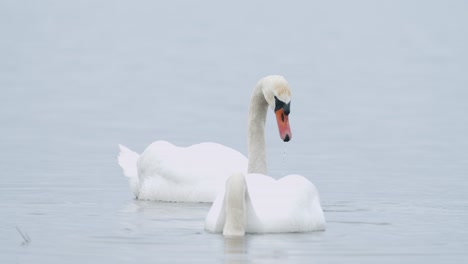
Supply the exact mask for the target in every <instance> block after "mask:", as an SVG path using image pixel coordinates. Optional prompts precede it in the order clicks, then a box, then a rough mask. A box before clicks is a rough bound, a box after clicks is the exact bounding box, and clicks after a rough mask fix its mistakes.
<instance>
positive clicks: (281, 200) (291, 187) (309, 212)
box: [246, 174, 325, 233]
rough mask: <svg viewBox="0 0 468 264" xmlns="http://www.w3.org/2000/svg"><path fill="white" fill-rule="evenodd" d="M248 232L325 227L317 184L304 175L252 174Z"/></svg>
mask: <svg viewBox="0 0 468 264" xmlns="http://www.w3.org/2000/svg"><path fill="white" fill-rule="evenodd" d="M246 181H247V186H248V187H247V188H248V194H249V197H248V201H247V206H248V209H247V212H248V214H249V217H248V219H249V220H250V219H252V221H250V222H248V223H247V228H246V229H247V232H249V233H276V232H304V231H315V230H324V229H325V218H324V215H323V211H322V207H321V205H320V198H319V194H318V191H317V189H316V188H315V186H314V185H313V184H312V183H311V182H310V181H309V180H307V179H306V178H304V177H303V176H301V175H288V176H285V177H282V178H281V179H279V180H275V179H273V178H271V177H269V176H265V175H262V174H248V175H247V177H246Z"/></svg>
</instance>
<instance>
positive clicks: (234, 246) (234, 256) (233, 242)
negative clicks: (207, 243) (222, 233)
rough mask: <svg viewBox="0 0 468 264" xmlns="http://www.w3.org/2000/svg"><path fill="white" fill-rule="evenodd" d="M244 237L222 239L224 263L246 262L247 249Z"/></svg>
mask: <svg viewBox="0 0 468 264" xmlns="http://www.w3.org/2000/svg"><path fill="white" fill-rule="evenodd" d="M245 242H246V238H245V237H225V238H224V263H229V264H235V263H245V262H246V260H247V257H246V255H247V253H248V252H247V248H246V244H245Z"/></svg>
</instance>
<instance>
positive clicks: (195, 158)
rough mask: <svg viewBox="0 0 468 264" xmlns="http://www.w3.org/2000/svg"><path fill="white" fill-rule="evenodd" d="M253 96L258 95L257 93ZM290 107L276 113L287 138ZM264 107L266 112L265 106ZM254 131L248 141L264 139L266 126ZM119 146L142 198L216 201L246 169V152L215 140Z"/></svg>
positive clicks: (132, 183)
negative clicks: (141, 148) (137, 148)
mask: <svg viewBox="0 0 468 264" xmlns="http://www.w3.org/2000/svg"><path fill="white" fill-rule="evenodd" d="M277 79H278V80H284V79H282V77H281V78H280V77H278V76H276V77H275V76H269V77H266V78H264V79H262V80H260V81H259V84H258V85H261V83H263V82H271V83H272V84H273V83H274V82H275V81H276V80H277ZM258 85H257V86H258ZM278 88H280V86H278ZM278 92H279V93H288V92H289V91H287V90H284V91H281V90H278ZM286 95H287V94H285V96H286ZM254 96H257V95H256V94H254ZM287 96H289V95H287ZM268 100H270V101H271V102H274V101H275V100H278V99H275V98H274V95H273V94H269V95H268ZM256 101H257V100H255V101H252V102H256ZM259 103H260V105H258V106H254V108H259V109H260V110H262V109H263V108H264V104H265V102H261V101H259ZM278 105H279V104H278ZM252 109H253V108H252V107H251V110H252ZM288 109H289V105H284V110H285V111H286V115H280V114H278V115H277V119H278V126H279V130H280V135H281V137H282V139H283V140H284V141H288V140H289V139H290V138H291V132H290V131H289V126H286V125H285V124H287V121H288V116H287V114H288V112H287V111H289V110H288ZM264 111H265V115H266V109H264ZM281 111H283V109H282V110H281ZM281 111H278V113H279V112H281ZM259 114H260V115H259ZM258 118H260V119H261V111H250V113H249V120H251V122H256V120H257V119H258ZM264 118H265V117H263V120H264ZM280 121H281V122H280ZM263 123H265V122H264V121H263ZM262 126H263V125H262ZM256 127H258V126H250V129H255V128H256ZM251 134H252V138H249V142H256V141H259V143H260V141H262V142H263V141H264V138H263V128H262V131H261V132H259V133H255V132H253V133H251ZM263 144H264V143H263ZM119 146H120V153H119V157H118V162H119V165H120V166H121V167H122V169H123V173H124V175H125V176H127V177H128V179H129V183H130V187H131V190H132V192H133V194H134V195H135V196H136V197H137V198H138V199H141V200H159V201H172V202H213V200H214V199H215V198H216V194H217V192H218V191H219V190H222V189H223V186H224V184H225V182H226V179H227V178H228V177H229V176H230V175H232V174H233V173H235V172H237V171H241V172H244V173H246V172H247V166H248V165H247V158H246V157H245V156H244V155H242V154H241V153H239V152H238V151H236V150H234V149H232V148H229V147H226V146H223V145H220V144H216V143H212V142H205V143H200V144H196V145H193V146H190V147H186V148H184V147H177V146H174V145H172V144H171V143H169V142H167V141H156V142H154V143H153V144H151V145H150V146H148V147H147V148H146V150H145V151H144V152H143V153H142V154H141V155H139V154H137V153H135V152H133V151H131V150H129V149H128V148H126V147H124V146H122V145H119ZM251 150H254V149H251ZM251 150H249V151H251ZM260 150H261V149H260ZM260 155H265V153H264V149H263V154H261V153H260ZM249 156H250V157H258V156H259V155H257V154H253V153H249ZM254 160H255V159H254V158H252V159H251V161H250V163H249V164H250V165H249V166H259V165H262V164H260V163H261V162H265V161H264V160H263V161H262V160H261V159H260V160H258V161H255V162H252V161H254ZM264 166H266V163H265V164H264ZM264 173H266V170H265V171H264Z"/></svg>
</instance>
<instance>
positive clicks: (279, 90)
mask: <svg viewBox="0 0 468 264" xmlns="http://www.w3.org/2000/svg"><path fill="white" fill-rule="evenodd" d="M262 81H263V95H264V96H265V100H266V101H267V103H268V105H269V106H270V108H271V109H272V110H273V111H274V112H275V116H276V122H277V123H278V130H279V133H280V137H281V139H282V140H283V141H284V142H288V141H289V140H291V138H292V134H291V128H290V127H289V113H290V112H291V90H289V85H288V82H287V81H286V79H285V78H284V77H283V76H279V75H270V76H267V77H265V78H263V80H262Z"/></svg>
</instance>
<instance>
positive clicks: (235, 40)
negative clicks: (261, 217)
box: [0, 0, 468, 263]
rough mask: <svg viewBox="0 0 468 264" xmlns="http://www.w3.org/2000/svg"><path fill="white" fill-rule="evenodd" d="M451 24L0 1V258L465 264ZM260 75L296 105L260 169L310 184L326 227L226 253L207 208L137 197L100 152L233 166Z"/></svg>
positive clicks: (300, 10)
mask: <svg viewBox="0 0 468 264" xmlns="http://www.w3.org/2000/svg"><path fill="white" fill-rule="evenodd" d="M467 14H468V4H467V3H466V2H465V1H403V0H401V1H326V2H325V1H324V2H311V1H307V2H306V1H303V2H295V1H288V2H287V3H286V2H283V1H278V2H275V1H264V2H250V1H241V2H236V3H229V4H228V3H218V1H203V2H199V1H164V2H161V1H138V2H135V1H125V2H124V1H73V2H71V1H5V0H4V1H0V33H1V37H0V89H1V90H0V124H1V129H0V138H1V140H0V142H1V145H0V146H1V151H0V174H1V176H0V262H1V263H131V262H133V263H169V262H170V263H174V262H185V263H187V262H190V263H219V262H225V263H242V262H251V263H390V262H391V263H404V262H405V263H449V262H453V263H463V262H466V261H467V260H468V252H467V249H468V238H467V237H468V228H467V227H466V224H467V223H468V192H467V190H468V179H467V178H466V177H467V176H468V175H467V174H468V173H467V172H468V139H467V135H468V118H467V113H468V100H467V99H468V87H467V85H468V74H467V72H468V49H467V47H468V16H467ZM268 74H282V75H284V76H285V77H286V78H287V79H288V80H289V83H290V86H291V88H292V93H293V99H292V113H291V116H290V122H291V129H292V133H293V139H292V141H291V142H289V143H287V144H285V143H283V142H281V140H280V139H279V136H278V132H277V129H276V127H275V126H276V124H275V122H274V121H273V120H272V116H271V115H270V116H269V118H268V122H267V128H266V133H267V134H266V140H267V147H268V150H267V154H268V162H269V168H270V174H271V175H272V176H274V177H280V176H282V175H284V174H289V173H299V174H302V175H305V176H306V177H307V178H308V179H310V180H311V181H312V182H313V183H314V184H315V185H316V186H317V188H318V189H319V191H320V195H321V199H322V205H323V208H324V211H325V216H326V219H327V230H326V231H325V232H315V233H304V234H276V235H247V236H246V237H245V238H244V239H237V240H230V239H224V238H223V237H222V236H221V235H219V234H210V233H207V232H205V231H204V230H203V224H204V217H205V215H206V213H207V211H208V209H209V206H210V205H208V204H177V203H161V202H148V201H137V200H134V198H133V197H132V195H131V192H130V190H129V187H128V184H127V181H126V179H125V177H124V176H123V175H122V172H121V169H120V168H119V166H118V165H117V162H116V156H117V152H118V148H117V144H119V143H122V144H124V145H126V146H128V147H129V148H131V149H133V150H135V151H138V152H141V151H143V150H144V148H145V147H146V146H147V145H149V144H150V143H151V142H152V141H154V140H157V139H165V140H169V141H171V142H173V143H174V144H177V145H180V146H187V145H190V144H194V143H198V142H202V141H214V142H219V143H222V144H224V145H227V146H230V147H233V148H235V149H238V150H239V151H241V152H243V153H246V135H245V134H246V116H247V107H248V101H249V97H250V93H251V91H252V89H253V87H254V85H255V83H256V82H257V80H258V79H259V78H261V77H263V76H264V75H268ZM270 114H271V113H270ZM23 236H24V237H23Z"/></svg>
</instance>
